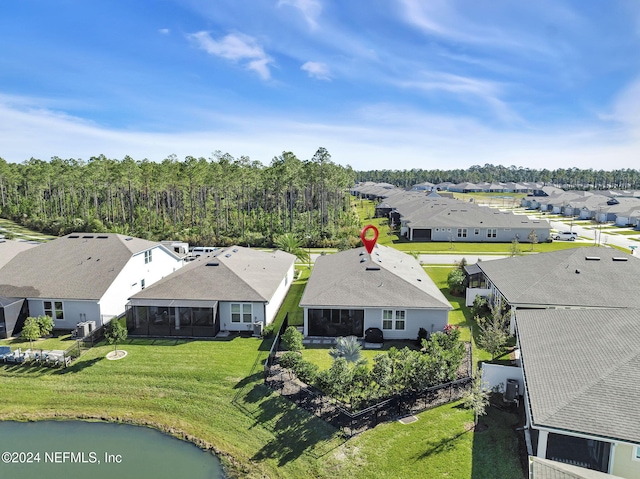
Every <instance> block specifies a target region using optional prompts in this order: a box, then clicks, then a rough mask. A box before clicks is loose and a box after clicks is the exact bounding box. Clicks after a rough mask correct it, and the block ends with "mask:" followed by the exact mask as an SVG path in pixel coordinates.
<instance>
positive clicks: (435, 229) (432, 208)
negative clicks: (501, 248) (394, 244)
mask: <svg viewBox="0 0 640 479" xmlns="http://www.w3.org/2000/svg"><path fill="white" fill-rule="evenodd" d="M406 206H409V207H408V208H407V207H404V208H401V207H399V208H398V210H399V211H400V213H401V234H404V235H405V236H406V237H407V239H409V240H410V241H441V242H446V241H456V242H466V243H483V242H486V243H500V242H501V243H505V242H506V243H510V242H511V241H513V240H514V239H517V240H518V241H519V242H522V243H526V242H529V241H530V240H529V235H530V234H531V232H532V231H533V232H535V234H536V237H537V241H538V242H543V241H546V240H547V238H549V234H550V232H551V226H550V225H549V222H548V221H547V220H541V219H530V218H528V217H527V216H524V215H515V214H513V213H512V212H511V211H501V210H499V209H496V208H489V207H488V206H478V205H476V204H475V203H463V202H460V201H456V200H450V199H448V198H425V199H423V200H422V204H420V203H415V204H413V205H406Z"/></svg>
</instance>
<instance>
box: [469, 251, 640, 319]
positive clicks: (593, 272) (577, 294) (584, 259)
mask: <svg viewBox="0 0 640 479" xmlns="http://www.w3.org/2000/svg"><path fill="white" fill-rule="evenodd" d="M597 258H599V259H597ZM478 266H480V269H482V271H483V272H484V273H485V275H486V276H487V278H489V280H490V281H491V282H492V283H493V284H494V285H495V286H496V287H497V288H498V289H499V290H500V292H501V293H502V295H503V296H504V297H505V298H506V300H507V302H509V303H510V304H512V305H519V304H540V305H557V306H578V307H608V308H640V295H638V283H637V281H638V278H640V260H639V259H638V258H636V257H634V256H631V255H629V254H626V253H623V252H621V251H619V250H617V249H614V248H604V247H587V248H572V249H566V250H561V251H554V252H551V253H540V254H535V255H530V256H516V257H512V258H504V259H496V260H492V261H483V262H480V263H478Z"/></svg>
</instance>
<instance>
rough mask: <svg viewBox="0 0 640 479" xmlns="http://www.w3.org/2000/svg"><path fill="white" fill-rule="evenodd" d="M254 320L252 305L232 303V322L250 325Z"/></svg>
mask: <svg viewBox="0 0 640 479" xmlns="http://www.w3.org/2000/svg"><path fill="white" fill-rule="evenodd" d="M252 318H253V306H252V304H251V303H231V322H232V323H239V322H240V321H241V320H242V322H243V323H250V322H251V321H252Z"/></svg>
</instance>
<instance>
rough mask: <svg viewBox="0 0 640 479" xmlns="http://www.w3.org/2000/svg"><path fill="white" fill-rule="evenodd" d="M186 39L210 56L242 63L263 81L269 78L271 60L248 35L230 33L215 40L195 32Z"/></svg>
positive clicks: (206, 34) (207, 33)
mask: <svg viewBox="0 0 640 479" xmlns="http://www.w3.org/2000/svg"><path fill="white" fill-rule="evenodd" d="M187 38H189V40H191V41H193V42H194V43H195V44H196V45H197V46H198V47H199V48H201V49H202V50H204V51H206V52H207V53H209V54H211V55H214V56H217V57H221V58H225V59H227V60H231V61H234V62H239V63H243V62H244V65H245V67H246V68H247V69H249V70H253V71H255V72H256V73H257V74H258V75H260V77H261V78H262V79H263V80H268V79H269V78H271V71H270V70H269V64H270V63H273V59H272V58H271V57H270V56H269V55H267V54H266V53H265V51H264V49H263V48H262V46H260V45H259V44H258V42H256V40H255V39H254V38H253V37H251V36H249V35H245V34H243V33H230V34H228V35H226V36H224V37H222V38H221V39H219V40H215V39H213V38H212V37H211V35H210V34H209V32H197V33H192V34H190V35H187Z"/></svg>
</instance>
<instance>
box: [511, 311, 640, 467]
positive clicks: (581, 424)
mask: <svg viewBox="0 0 640 479" xmlns="http://www.w3.org/2000/svg"><path fill="white" fill-rule="evenodd" d="M639 317H640V311H639V310H637V309H582V310H578V309H570V310H518V311H517V313H516V315H515V323H516V334H517V342H518V347H519V349H520V358H521V359H520V362H521V367H522V369H523V377H524V383H525V394H524V399H525V411H526V417H527V422H526V428H527V429H528V431H529V433H530V437H531V443H532V446H533V450H532V451H530V453H532V454H533V455H535V456H537V457H539V458H542V459H551V460H554V461H560V462H564V463H570V464H573V465H577V466H581V467H584V468H588V469H593V470H596V471H601V472H605V473H610V474H614V475H616V476H619V477H623V478H628V479H632V478H638V477H640V408H638V404H639V403H638V397H640V329H639V328H638V318H639ZM534 477H538V476H534ZM541 477H546V476H541ZM551 477H556V476H551ZM577 477H581V476H577ZM586 477H590V476H586Z"/></svg>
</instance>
